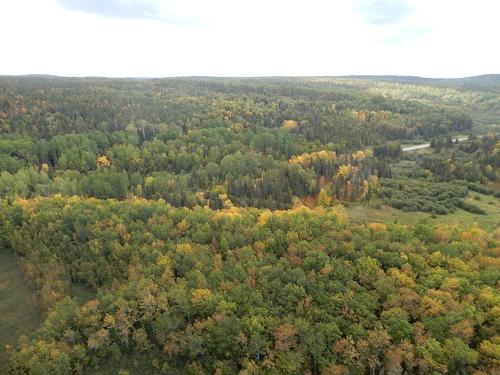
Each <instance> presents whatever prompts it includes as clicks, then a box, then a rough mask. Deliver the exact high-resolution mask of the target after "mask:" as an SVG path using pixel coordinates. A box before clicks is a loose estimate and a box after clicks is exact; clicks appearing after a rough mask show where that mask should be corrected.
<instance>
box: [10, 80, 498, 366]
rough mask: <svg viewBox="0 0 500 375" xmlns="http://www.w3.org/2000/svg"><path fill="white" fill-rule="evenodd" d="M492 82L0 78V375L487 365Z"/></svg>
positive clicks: (494, 184) (493, 324)
mask: <svg viewBox="0 0 500 375" xmlns="http://www.w3.org/2000/svg"><path fill="white" fill-rule="evenodd" d="M494 78H495V77H490V78H486V77H483V78H481V77H477V78H475V79H472V78H471V79H464V80H424V79H417V78H415V77H399V78H398V77H343V78H328V77H318V78H254V79H249V78H248V79H243V78H240V79H238V78H234V79H225V78H194V77H193V78H176V79H173V78H172V79H104V78H58V77H48V76H47V77H43V76H27V77H0V218H1V220H0V251H2V252H8V253H12V254H15V255H16V256H17V259H18V263H19V266H20V267H21V268H22V270H23V272H24V275H25V278H26V282H27V283H29V285H30V286H31V287H32V288H33V289H34V290H35V291H36V306H37V307H38V308H39V309H40V310H41V311H42V312H43V322H42V323H41V324H40V326H39V328H38V329H37V330H36V331H35V332H32V333H31V334H29V335H26V336H21V337H20V338H19V339H18V340H17V342H16V343H13V344H12V345H9V346H8V347H7V348H6V349H5V352H6V357H7V358H8V361H7V362H8V363H6V364H5V366H4V368H5V371H8V373H11V374H33V375H35V374H61V375H62V374H120V375H125V374H130V375H131V374H145V373H150V374H212V373H216V374H235V373H240V374H311V375H316V374H324V375H327V374H412V373H421V374H436V373H450V374H469V373H474V374H477V375H480V374H492V373H495V371H498V368H499V366H500V335H499V330H500V326H499V325H500V310H499V309H500V293H499V289H498V287H499V282H500V280H499V278H500V271H499V270H500V259H499V257H500V228H499V224H500V217H498V215H497V212H498V211H497V210H498V208H499V207H500V183H499V180H498V178H499V177H498V168H499V167H500V135H499V133H498V125H499V123H500V117H498V116H499V115H500V83H498V80H496V79H494ZM492 119H493V120H492ZM495 119H496V120H495ZM495 121H496V122H495ZM418 144H426V145H427V144H428V146H429V147H428V148H427V146H425V147H424V148H423V149H422V150H420V151H415V152H413V151H408V145H410V146H411V145H418ZM410 149H411V148H410ZM353 207H356V208H361V209H364V208H367V209H370V210H378V211H380V212H382V213H383V212H384V210H388V209H389V208H390V209H396V210H399V212H401V213H404V212H412V213H414V212H418V213H419V214H426V215H428V220H422V221H416V220H415V221H414V222H412V223H410V224H401V223H399V222H398V221H397V220H396V221H394V220H390V221H389V220H387V221H384V220H372V219H371V218H370V217H364V218H363V220H362V221H361V222H359V223H356V224H354V223H353V222H351V221H350V219H349V217H350V216H349V215H350V211H349V210H350V209H352V208H353ZM458 214H461V215H465V214H466V215H470V216H464V217H467V218H469V217H470V218H474V219H470V220H469V222H467V223H466V224H458V223H451V224H450V223H449V222H447V223H446V224H445V223H444V222H440V221H439V218H440V217H443V218H444V217H449V215H458ZM481 216H485V217H489V216H490V217H489V219H490V222H492V223H493V224H491V225H490V226H489V227H488V228H485V227H484V228H482V227H481V226H480V225H478V224H477V222H478V221H477V220H476V219H475V218H477V217H481ZM430 220H437V221H430ZM0 290H1V285H0ZM0 319H1V318H0ZM0 358H1V357H0ZM0 371H2V366H0Z"/></svg>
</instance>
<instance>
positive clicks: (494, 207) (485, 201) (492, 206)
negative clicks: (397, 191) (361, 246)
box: [346, 193, 500, 230]
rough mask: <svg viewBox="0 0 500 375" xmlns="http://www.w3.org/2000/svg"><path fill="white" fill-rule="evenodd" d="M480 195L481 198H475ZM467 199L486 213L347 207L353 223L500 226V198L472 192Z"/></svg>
mask: <svg viewBox="0 0 500 375" xmlns="http://www.w3.org/2000/svg"><path fill="white" fill-rule="evenodd" d="M475 196H479V197H480V200H476V199H474V197H475ZM466 201H468V202H470V203H472V204H474V205H475V206H478V207H480V208H482V209H483V210H484V211H486V213H487V214H486V215H477V214H472V213H470V212H467V211H464V210H461V209H457V210H456V211H455V212H454V213H451V214H448V215H438V216H436V217H432V215H431V214H429V213H425V212H407V211H403V210H398V209H396V208H393V207H389V206H385V205H382V206H381V207H380V208H372V207H367V206H364V205H349V206H348V207H346V209H347V214H348V216H349V220H350V222H352V223H357V224H358V223H363V222H372V221H373V222H381V223H393V222H398V223H400V224H415V223H418V222H420V221H427V222H428V223H430V224H439V223H444V224H462V225H474V224H476V225H478V226H479V227H480V228H482V229H484V230H494V229H496V228H498V227H499V226H500V199H498V198H495V197H493V196H489V195H484V194H478V193H472V194H470V196H469V197H468V198H467V199H466Z"/></svg>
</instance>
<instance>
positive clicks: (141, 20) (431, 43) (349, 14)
mask: <svg viewBox="0 0 500 375" xmlns="http://www.w3.org/2000/svg"><path fill="white" fill-rule="evenodd" d="M93 1H95V0H92V1H89V3H92V2H93ZM63 2H64V5H65V6H61V4H62V3H63ZM71 3H72V4H73V5H72V4H71ZM103 3H106V4H105V5H106V6H107V7H106V8H105V9H104V10H103V9H97V10H95V9H94V10H93V9H92V7H90V9H89V8H88V7H87V8H86V9H82V8H81V7H80V8H78V6H77V5H78V2H77V1H76V0H57V1H56V0H16V1H2V2H0V14H2V23H0V35H1V37H0V38H1V39H0V40H1V42H2V43H1V44H2V51H3V53H2V56H1V57H0V74H28V73H46V74H57V75H67V76H68V75H69V76H87V75H100V76H114V77H117V76H148V77H152V76H179V75H218V76H259V75H343V74H411V75H421V76H447V77H455V76H466V75H474V74H482V73H499V72H500V50H499V49H498V48H495V46H496V44H497V41H496V39H497V36H498V35H500V26H499V23H498V22H496V20H495V16H496V15H497V14H498V13H499V11H500V4H497V2H494V1H488V0H475V1H474V2H469V1H451V0H441V1H435V0H406V1H401V2H400V3H401V4H400V5H398V6H396V5H394V4H396V0H355V1H354V2H346V1H341V0H330V1H326V0H325V1H323V0H309V1H307V2H305V1H294V0H289V1H279V0H275V1H271V0H254V1H252V2H241V1H230V0H213V1H205V0H183V1H173V0H163V1H162V0H147V1H145V0H142V1H141V2H139V1H137V0H106V1H103V2H102V3H100V4H101V5H102V4H103ZM368 3H370V4H372V7H371V8H369V9H368V10H367V11H368V13H366V12H365V11H364V10H363V8H361V9H360V6H363V4H365V6H366V4H368ZM75 4H76V5H75ZM95 4H97V3H95ZM138 4H146V5H147V6H144V7H143V8H140V7H138ZM391 4H392V6H393V8H394V9H395V10H394V12H391V13H390V14H389V15H388V16H387V17H385V15H384V12H387V9H391ZM376 5H379V7H378V8H377V7H376ZM116 6H118V7H120V6H121V7H122V8H120V9H121V10H120V9H117V8H116ZM113 7H115V8H113ZM387 7H389V8H387ZM101 8H102V7H101ZM141 9H143V10H144V11H143V12H142V13H141ZM152 10H154V12H153V13H154V14H152ZM365 10H366V9H365ZM113 12H114V13H113ZM377 12H379V13H377ZM380 12H381V13H380ZM367 14H368V18H367ZM111 15H113V16H111ZM389 16H390V17H389ZM370 17H372V18H371V19H370ZM373 17H375V18H376V19H377V20H379V21H381V20H385V21H386V22H373ZM377 17H378V18H377ZM384 17H385V18H384Z"/></svg>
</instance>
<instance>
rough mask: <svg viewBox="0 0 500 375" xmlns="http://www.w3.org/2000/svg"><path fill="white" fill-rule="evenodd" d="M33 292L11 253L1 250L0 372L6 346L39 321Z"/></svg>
mask: <svg viewBox="0 0 500 375" xmlns="http://www.w3.org/2000/svg"><path fill="white" fill-rule="evenodd" d="M35 301H36V292H35V291H34V290H33V289H31V288H30V287H29V285H28V283H27V282H26V280H25V279H24V278H23V273H22V271H21V268H20V267H19V265H18V262H17V258H16V256H15V255H14V254H12V253H10V252H7V251H5V250H1V251H0V373H4V372H3V371H5V368H4V367H3V366H4V364H5V362H6V353H5V345H13V344H15V343H16V342H17V339H18V337H19V336H21V335H29V334H31V333H33V332H34V331H35V329H36V328H37V327H38V325H39V324H40V323H41V321H42V317H43V316H42V312H41V311H40V310H39V309H38V308H37V306H36V304H35Z"/></svg>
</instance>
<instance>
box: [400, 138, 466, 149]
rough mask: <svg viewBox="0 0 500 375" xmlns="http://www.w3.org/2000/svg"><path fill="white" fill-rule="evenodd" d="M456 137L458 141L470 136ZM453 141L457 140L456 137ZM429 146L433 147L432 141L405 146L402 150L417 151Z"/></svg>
mask: <svg viewBox="0 0 500 375" xmlns="http://www.w3.org/2000/svg"><path fill="white" fill-rule="evenodd" d="M456 139H457V140H458V142H463V141H466V140H467V139H469V138H456ZM453 141H455V139H454V140H453ZM429 147H431V144H430V143H422V144H420V145H415V146H407V147H403V148H402V150H403V152H407V151H417V150H423V149H425V148H429Z"/></svg>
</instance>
